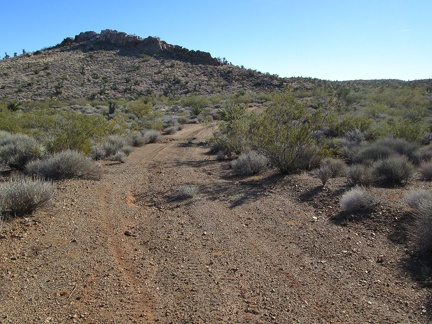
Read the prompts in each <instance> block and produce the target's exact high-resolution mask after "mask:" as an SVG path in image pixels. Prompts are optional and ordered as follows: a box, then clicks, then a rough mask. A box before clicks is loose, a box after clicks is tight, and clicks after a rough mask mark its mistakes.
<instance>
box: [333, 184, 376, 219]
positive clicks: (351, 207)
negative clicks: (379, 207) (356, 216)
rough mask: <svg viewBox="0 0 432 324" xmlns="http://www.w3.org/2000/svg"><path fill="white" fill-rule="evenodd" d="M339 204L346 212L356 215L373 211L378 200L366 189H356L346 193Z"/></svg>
mask: <svg viewBox="0 0 432 324" xmlns="http://www.w3.org/2000/svg"><path fill="white" fill-rule="evenodd" d="M339 204H340V207H341V209H342V210H343V211H344V212H348V213H355V212H358V211H361V210H370V209H372V207H373V206H374V205H375V204H376V200H375V198H374V196H373V195H372V194H371V193H370V192H369V191H367V190H366V189H364V188H361V187H360V188H359V187H356V188H352V189H351V190H349V191H347V192H346V193H344V194H343V196H342V198H341V200H340V202H339Z"/></svg>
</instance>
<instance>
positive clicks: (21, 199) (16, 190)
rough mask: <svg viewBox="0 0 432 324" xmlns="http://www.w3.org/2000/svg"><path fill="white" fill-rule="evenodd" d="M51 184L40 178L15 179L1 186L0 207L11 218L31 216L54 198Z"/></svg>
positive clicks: (53, 189)
mask: <svg viewBox="0 0 432 324" xmlns="http://www.w3.org/2000/svg"><path fill="white" fill-rule="evenodd" d="M54 194H55V188H54V186H53V185H52V183H50V182H46V181H43V180H41V179H38V178H27V177H22V176H21V177H13V178H10V179H9V181H7V182H4V183H1V184H0V205H1V206H2V207H3V210H4V211H5V212H7V213H8V215H10V216H22V215H26V214H31V213H32V212H33V211H35V210H36V209H38V208H40V207H43V206H46V205H47V204H48V203H49V202H50V200H51V199H52V198H53V197H54Z"/></svg>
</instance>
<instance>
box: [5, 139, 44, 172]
mask: <svg viewBox="0 0 432 324" xmlns="http://www.w3.org/2000/svg"><path fill="white" fill-rule="evenodd" d="M44 154H45V148H44V147H43V145H42V144H40V143H39V142H38V141H37V140H35V139H34V138H32V137H30V136H27V135H24V134H9V133H7V132H2V134H0V164H4V165H7V166H9V167H10V168H13V169H18V170H23V169H24V167H25V165H26V164H27V163H28V162H29V161H32V160H35V159H38V158H40V157H42V156H43V155H44Z"/></svg>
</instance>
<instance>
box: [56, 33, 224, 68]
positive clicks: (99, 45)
mask: <svg viewBox="0 0 432 324" xmlns="http://www.w3.org/2000/svg"><path fill="white" fill-rule="evenodd" d="M112 46H117V47H122V48H123V49H124V50H126V51H125V52H124V53H127V54H129V55H134V54H135V55H138V54H145V55H149V56H152V57H161V58H166V59H174V60H180V61H185V62H189V63H193V64H205V65H214V66H218V65H221V64H222V63H221V61H220V60H218V59H216V58H213V57H212V56H211V55H210V53H208V52H202V51H194V50H188V49H186V48H183V47H181V46H178V45H171V44H168V43H166V42H164V41H162V40H160V39H159V38H157V37H147V38H141V37H139V36H135V35H129V34H127V33H124V32H119V31H116V30H111V29H106V30H102V31H101V32H100V33H99V34H98V33H96V32H94V31H86V32H82V33H80V34H78V35H76V36H75V37H67V38H65V39H64V40H63V41H62V42H61V43H60V44H59V45H57V46H56V47H57V48H64V49H67V48H72V49H78V48H80V49H81V50H84V51H91V50H104V49H109V48H110V47H112Z"/></svg>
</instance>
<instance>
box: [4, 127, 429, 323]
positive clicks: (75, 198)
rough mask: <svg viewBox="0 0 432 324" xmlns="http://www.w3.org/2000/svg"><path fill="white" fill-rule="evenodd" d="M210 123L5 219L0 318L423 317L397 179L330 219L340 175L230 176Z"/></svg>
mask: <svg viewBox="0 0 432 324" xmlns="http://www.w3.org/2000/svg"><path fill="white" fill-rule="evenodd" d="M212 132H213V127H212V126H211V125H187V126H186V127H185V128H184V129H183V130H182V131H180V132H178V133H177V134H175V135H172V136H167V137H164V138H163V139H162V141H161V142H159V143H156V144H149V145H146V146H144V147H141V148H137V149H136V150H135V151H134V152H133V153H132V154H131V155H130V157H129V159H128V161H127V162H126V163H124V164H104V165H103V166H102V167H103V169H104V175H103V177H102V179H101V180H100V181H87V180H68V181H62V182H58V183H56V185H57V195H56V197H55V199H54V201H53V203H52V205H51V206H49V207H47V208H45V209H43V210H40V211H37V212H36V213H35V214H34V215H32V216H29V217H27V218H17V219H13V220H11V221H7V222H4V224H3V225H2V228H1V231H0V235H1V236H0V260H1V261H0V262H1V263H0V269H1V273H0V322H2V323H72V322H74V323H292V322H299V323H367V322H370V323H407V322H409V323H417V322H419V323H426V322H428V321H429V319H430V317H429V298H430V296H429V288H427V287H425V281H424V280H423V281H421V280H418V278H417V277H418V273H415V272H412V271H411V272H410V269H411V268H413V267H414V268H415V265H414V266H412V267H410V262H411V263H412V264H414V263H415V261H413V260H411V259H412V258H411V254H410V252H409V249H408V247H407V246H408V245H407V244H406V239H405V236H406V235H405V232H404V223H403V222H402V221H400V220H401V219H404V218H407V217H409V216H407V215H408V213H407V212H405V210H404V207H403V206H398V205H397V204H398V201H399V200H400V198H401V197H400V193H399V192H398V191H394V192H393V191H392V190H391V189H388V191H386V193H387V195H388V197H387V198H388V199H390V200H391V199H393V201H394V204H386V205H383V206H380V208H378V210H377V211H376V212H375V213H374V214H373V215H371V216H370V217H369V218H367V219H365V220H362V221H350V220H349V219H345V220H339V218H341V217H340V216H341V214H340V212H339V211H338V208H339V207H338V205H337V201H338V199H339V197H340V195H341V194H342V193H343V190H345V189H344V188H345V184H344V180H343V179H332V180H331V183H330V184H329V185H328V188H322V187H321V186H320V182H319V180H317V179H316V178H314V177H313V176H312V175H311V174H301V175H293V176H286V177H282V176H279V175H278V174H276V173H274V172H271V171H269V172H267V173H266V174H264V175H261V176H254V177H248V178H239V177H234V176H232V174H231V172H230V169H229V167H228V166H229V162H227V161H225V162H220V161H217V160H216V158H215V156H212V155H208V154H207V152H208V148H207V147H205V145H203V144H204V143H205V141H206V140H208V139H209V138H210V137H211V135H212ZM191 185H192V186H196V188H197V189H198V190H197V194H196V195H195V196H194V197H193V198H183V197H181V196H180V195H179V192H180V191H181V188H182V186H191ZM380 194H381V192H378V191H377V195H380ZM388 199H387V201H389V200H388ZM330 218H332V219H333V221H332V220H331V219H330ZM417 269H418V267H417ZM416 276H417V277H416Z"/></svg>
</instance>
